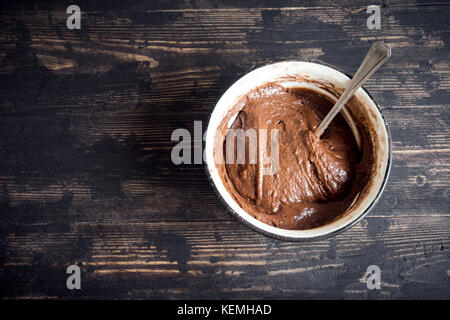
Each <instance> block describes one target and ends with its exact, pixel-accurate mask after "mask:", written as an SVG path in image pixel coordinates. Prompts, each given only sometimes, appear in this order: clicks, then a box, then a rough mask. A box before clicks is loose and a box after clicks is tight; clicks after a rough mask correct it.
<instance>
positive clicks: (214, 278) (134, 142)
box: [0, 0, 450, 299]
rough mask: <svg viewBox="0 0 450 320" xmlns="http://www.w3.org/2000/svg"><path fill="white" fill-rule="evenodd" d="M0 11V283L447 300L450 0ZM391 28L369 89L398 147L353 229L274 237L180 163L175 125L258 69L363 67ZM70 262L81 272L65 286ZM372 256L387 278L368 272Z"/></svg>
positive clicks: (99, 292) (271, 0)
mask: <svg viewBox="0 0 450 320" xmlns="http://www.w3.org/2000/svg"><path fill="white" fill-rule="evenodd" d="M72 2H73V3H72ZM69 4H77V5H79V6H80V8H81V10H82V19H81V30H68V29H67V27H66V18H67V17H68V14H66V8H67V6H68V5H69ZM369 4H382V8H381V15H382V25H381V30H368V29H367V27H366V19H367V17H368V16H369V15H368V14H367V13H366V6H367V5H369ZM0 16H1V18H0V30H1V34H0V83H1V86H0V113H1V114H0V297H3V298H57V297H60V298H61V297H62V298H107V299H109V298H125V299H126V298H171V299H172V298H187V299H192V298H214V299H221V298H251V299H260V298H275V299H281V298H338V299H340V298H342V299H354V298H373V299H398V298H415V299H421V298H446V299H449V298H450V280H449V278H450V262H449V261H450V259H449V258H450V257H449V253H450V231H449V227H450V212H449V188H448V187H449V180H450V161H449V156H450V138H449V131H450V127H449V122H450V121H449V120H450V119H449V100H450V94H449V88H450V67H449V58H450V56H449V52H450V51H449V45H450V3H449V2H446V3H445V2H440V0H437V1H433V2H428V3H427V2H419V3H415V2H411V1H384V2H383V3H380V2H379V1H373V2H371V1H362V0H357V1H343V2H342V1H339V2H338V1H330V0H319V1H313V0H309V1H304V2H298V1H275V0H264V1H258V2H257V1H248V2H247V3H245V2H244V1H237V0H228V1H215V0H196V1H181V2H172V1H161V0H159V1H117V0H113V1H103V2H101V1H100V2H99V1H95V2H94V1H71V2H70V3H69V2H67V4H66V3H65V2H64V1H52V2H49V1H35V3H33V2H30V1H27V2H24V3H21V2H20V1H10V2H4V1H2V4H1V5H0ZM378 39H381V40H384V41H386V42H387V43H389V44H390V46H391V47H392V50H393V56H392V58H391V61H390V62H389V63H388V64H387V65H386V66H384V67H383V68H382V69H381V70H380V71H378V72H377V73H376V74H375V75H374V77H373V78H372V79H370V80H369V81H368V82H367V84H366V85H365V87H366V88H367V89H368V90H369V91H370V92H371V94H372V95H373V96H374V97H375V99H376V100H377V101H378V103H379V104H380V106H381V108H382V112H383V114H384V116H385V118H386V120H387V122H388V124H389V127H390V130H391V133H392V139H393V158H394V160H393V167H392V174H391V176H390V179H389V183H388V185H387V187H386V190H385V192H384V194H383V196H382V198H381V200H380V201H379V203H378V204H377V206H376V208H375V209H374V210H373V211H372V212H371V214H370V215H369V216H368V217H367V218H366V219H364V220H363V221H362V222H361V223H359V224H357V225H356V226H354V227H353V228H352V229H350V230H348V231H346V232H344V233H342V234H340V235H338V236H336V237H334V238H331V239H328V240H323V241H316V242H311V243H288V242H282V241H277V240H273V239H271V238H267V237H264V236H262V235H260V234H258V233H255V232H253V231H251V230H249V229H247V228H246V227H245V226H243V225H242V224H241V223H240V222H238V221H236V220H235V219H234V218H233V217H232V216H231V215H229V214H228V213H227V211H226V209H225V208H224V207H223V206H222V204H221V203H220V202H219V201H218V200H217V198H216V195H215V193H214V192H213V189H212V187H211V186H210V185H209V183H208V180H207V178H206V175H205V172H204V167H203V165H181V166H176V165H174V164H172V163H171V161H170V151H171V148H172V147H173V146H174V145H175V142H172V141H170V136H171V133H172V131H173V130H174V129H177V128H187V129H189V130H190V131H191V132H193V121H194V120H201V121H203V128H205V127H206V124H207V120H208V116H209V113H210V112H211V110H212V108H213V106H214V104H215V102H216V101H217V99H218V98H219V97H220V95H221V94H222V93H223V92H224V91H225V90H226V88H227V87H228V86H230V85H231V84H232V83H233V82H234V81H236V80H237V79H238V78H239V77H241V76H242V75H244V74H245V73H247V72H248V71H250V70H252V69H254V68H255V67H257V66H261V65H264V64H267V63H271V62H275V61H280V60H287V59H299V60H305V59H309V60H311V59H316V60H320V61H324V62H326V63H329V64H332V65H335V66H337V67H339V68H340V69H342V70H344V71H346V72H347V73H354V72H355V71H356V69H357V67H358V65H359V63H360V62H361V60H362V58H363V56H364V54H365V52H366V50H367V49H368V47H369V46H370V44H371V42H373V41H374V40H378ZM71 264H78V265H79V266H81V270H82V289H81V290H73V291H70V290H68V289H67V288H66V278H67V276H68V275H67V274H66V268H67V266H68V265H71ZM372 264H376V265H379V266H380V268H381V271H382V273H381V278H382V289H381V290H368V289H367V287H366V285H365V284H364V283H363V281H362V279H363V277H364V274H365V271H366V269H367V267H368V266H369V265H372Z"/></svg>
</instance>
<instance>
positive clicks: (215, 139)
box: [204, 61, 391, 241]
mask: <svg viewBox="0 0 450 320" xmlns="http://www.w3.org/2000/svg"><path fill="white" fill-rule="evenodd" d="M349 81H350V79H349V77H348V76H346V75H345V74H343V73H342V72H340V71H338V70H336V69H333V68H331V67H328V66H325V65H321V64H317V63H311V62H298V61H285V62H279V63H274V64H270V65H266V66H263V67H260V68H258V69H256V70H253V71H252V72H250V73H248V74H246V75H245V76H243V77H242V78H241V79H239V80H238V81H236V82H235V83H234V84H233V85H232V86H231V87H230V88H229V89H228V90H227V91H226V92H225V93H224V94H223V96H222V97H221V98H220V100H219V101H218V103H217V104H216V106H215V108H214V110H213V112H212V114H211V118H210V120H209V124H208V128H207V133H206V146H205V155H204V157H205V162H206V165H207V166H206V170H207V174H208V175H209V178H210V180H211V181H212V184H213V185H214V186H215V188H216V191H217V194H218V196H219V198H221V199H222V200H223V202H224V203H225V204H226V206H227V207H228V208H229V210H230V211H231V212H232V213H233V214H234V215H235V216H236V217H237V218H238V219H239V220H241V221H242V222H244V223H245V224H246V225H247V226H249V227H251V228H253V229H255V230H257V231H259V232H261V233H263V234H265V235H269V236H272V237H275V238H278V239H283V240H288V241H303V240H312V239H318V238H324V237H328V236H331V235H335V234H337V233H338V232H341V231H344V230H346V229H348V228H350V227H351V226H352V225H354V224H355V223H357V222H358V221H359V220H361V219H362V218H363V217H364V216H365V215H366V214H367V213H368V212H369V211H370V209H371V208H372V207H373V206H374V205H375V203H376V201H377V199H378V198H379V197H380V195H381V193H382V191H383V188H384V186H385V184H386V181H387V177H388V175H389V170H390V165H391V140H390V134H389V130H388V128H387V126H386V123H385V121H384V119H383V116H382V115H381V113H380V110H379V109H378V107H377V105H376V103H375V101H374V100H373V99H372V97H371V96H370V95H369V94H368V92H367V91H365V90H364V89H363V88H360V89H358V90H357V91H356V93H355V95H354V97H353V98H352V99H351V100H350V101H349V102H348V103H347V105H346V106H345V108H344V109H343V110H342V111H341V113H342V114H343V116H344V118H345V119H346V121H347V123H348V124H349V126H350V128H351V129H352V131H353V133H354V135H355V139H356V141H357V143H358V145H359V144H360V143H361V136H360V135H361V134H362V133H361V130H360V129H357V127H358V128H362V127H363V128H366V127H367V131H363V132H364V134H365V135H366V138H367V135H368V136H369V137H368V138H369V139H370V141H371V144H372V155H373V157H374V161H373V163H374V165H373V168H372V170H371V172H370V177H369V181H368V183H367V185H366V186H365V187H364V189H363V190H362V192H361V193H360V194H359V195H358V196H357V198H356V199H355V201H354V203H353V204H352V206H350V207H349V209H347V211H346V212H344V213H343V214H342V215H340V216H339V217H338V218H336V219H335V220H333V221H331V222H329V223H328V224H325V225H322V226H319V227H316V228H313V229H307V230H287V229H282V228H277V227H273V226H270V225H268V224H265V223H263V222H261V221H259V220H257V219H255V218H254V217H252V216H251V215H250V214H248V213H247V212H245V210H244V209H242V208H241V207H240V206H239V204H238V203H237V202H236V200H235V199H234V198H233V197H232V196H231V195H230V193H229V192H228V190H227V188H226V186H225V185H224V182H223V180H222V178H221V177H220V175H219V170H218V168H217V166H216V162H215V147H216V146H217V144H220V143H223V140H220V139H221V134H220V132H219V131H220V127H221V126H223V124H224V119H226V120H225V121H226V123H227V125H228V127H227V128H229V126H230V125H231V124H232V122H233V121H234V119H235V116H236V114H237V112H238V111H239V110H238V109H236V105H237V102H238V100H239V99H240V98H241V97H243V96H245V95H246V94H247V93H248V92H250V91H252V90H253V89H255V88H257V87H259V86H262V85H264V84H266V83H271V82H272V83H273V82H275V83H277V84H279V85H282V86H284V87H300V88H302V87H304V88H305V87H306V88H310V89H313V90H315V91H318V92H320V93H323V94H326V95H327V96H329V97H330V98H331V99H333V100H334V101H336V100H337V97H339V95H340V94H341V93H342V92H343V90H344V89H345V87H346V86H347V84H348V82H349ZM354 109H356V110H358V111H357V113H358V114H356V113H355V111H354ZM355 123H357V125H355Z"/></svg>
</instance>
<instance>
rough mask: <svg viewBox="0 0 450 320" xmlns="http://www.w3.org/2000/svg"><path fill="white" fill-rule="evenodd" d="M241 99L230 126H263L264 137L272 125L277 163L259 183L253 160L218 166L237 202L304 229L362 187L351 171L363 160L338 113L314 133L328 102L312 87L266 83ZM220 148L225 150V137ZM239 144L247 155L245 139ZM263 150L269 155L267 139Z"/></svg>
mask: <svg viewBox="0 0 450 320" xmlns="http://www.w3.org/2000/svg"><path fill="white" fill-rule="evenodd" d="M241 104H243V107H242V109H241V110H240V111H239V113H238V115H237V117H236V119H235V121H234V122H233V124H232V125H231V129H235V130H236V129H243V130H244V131H246V130H248V129H255V130H256V131H257V132H259V131H258V129H267V130H268V131H267V132H268V133H267V136H268V137H270V131H271V130H272V129H278V133H279V166H278V170H277V171H276V173H275V174H273V175H264V176H263V178H262V181H261V182H262V183H261V184H260V186H258V183H259V181H260V180H259V179H261V178H260V177H261V174H259V176H258V170H259V168H258V163H257V164H251V163H249V162H250V161H249V159H246V161H245V163H244V164H238V163H236V162H237V161H234V163H232V164H226V165H225V166H223V167H222V170H225V172H224V177H225V180H227V181H226V182H227V183H228V186H227V188H228V190H229V192H230V193H231V194H232V196H233V197H234V198H235V199H236V200H237V201H238V203H239V205H240V206H242V208H243V209H244V210H246V211H247V212H249V213H250V214H252V215H253V216H254V217H255V218H257V219H259V220H260V221H262V222H264V223H267V224H270V225H272V226H276V227H279V228H284V229H310V228H314V227H317V226H321V225H324V224H326V223H328V222H330V221H331V220H333V219H335V218H336V217H338V216H339V215H341V214H342V213H343V212H344V211H345V210H346V209H347V208H348V207H349V206H350V205H351V204H352V201H353V200H354V199H355V196H356V195H357V193H358V192H359V191H360V190H361V189H362V187H363V184H364V181H365V179H364V177H356V176H357V175H360V174H361V173H364V171H365V168H358V166H368V164H367V163H365V164H362V163H360V161H361V154H360V150H359V148H358V146H357V144H356V141H355V138H354V135H353V133H352V132H351V130H350V128H349V126H348V125H347V123H346V121H345V120H344V118H343V117H342V115H340V114H339V115H338V116H337V117H336V118H335V119H334V120H333V121H332V123H331V125H330V126H329V127H328V128H327V130H326V131H325V132H324V134H323V135H322V136H321V138H320V139H318V138H317V137H316V136H315V135H314V133H313V130H314V129H315V128H316V127H317V126H318V125H319V123H320V121H321V120H322V119H323V118H324V117H325V115H326V114H327V112H328V111H329V110H330V109H331V108H332V106H333V102H332V101H331V100H330V99H329V98H328V97H326V96H325V95H322V94H320V93H317V92H315V91H313V90H309V89H286V88H283V87H281V86H279V85H276V84H269V85H267V86H264V87H261V88H258V89H255V90H253V91H252V92H250V93H249V94H247V95H246V96H245V97H244V98H243V99H242V100H241ZM258 139H259V137H258ZM223 148H224V149H223V150H224V154H226V139H225V140H224V145H223ZM245 148H246V154H248V149H249V139H248V138H247V140H246V147H245ZM267 150H268V151H267V152H268V154H269V155H270V138H269V139H268V141H267ZM234 152H237V147H236V148H235V150H234ZM258 152H259V151H258ZM235 159H236V158H235Z"/></svg>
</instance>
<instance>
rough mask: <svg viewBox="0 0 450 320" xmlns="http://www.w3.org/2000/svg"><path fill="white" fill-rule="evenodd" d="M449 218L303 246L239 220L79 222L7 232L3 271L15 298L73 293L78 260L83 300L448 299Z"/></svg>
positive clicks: (379, 222)
mask: <svg viewBox="0 0 450 320" xmlns="http://www.w3.org/2000/svg"><path fill="white" fill-rule="evenodd" d="M380 226H383V227H380ZM449 226H450V219H449V217H427V218H424V217H422V218H416V217H413V218H403V217H402V218H393V219H386V218H385V217H374V216H371V217H369V218H368V219H366V220H365V222H364V223H362V224H359V225H357V226H355V227H354V228H353V229H351V230H350V231H348V232H345V233H343V234H340V235H338V236H337V237H336V238H334V239H330V240H324V241H318V242H312V243H304V244H298V243H287V242H282V241H278V240H273V239H269V238H266V237H264V236H261V235H258V234H257V233H254V232H249V231H248V230H247V229H246V228H245V227H244V226H242V224H240V223H239V222H236V221H230V222H197V223H192V222H191V223H189V224H186V223H128V224H115V223H112V224H105V223H99V224H95V225H93V224H82V223H80V224H77V225H76V226H75V227H74V228H73V229H72V230H71V231H70V232H67V233H52V232H49V233H37V234H36V233H29V234H26V235H16V236H14V235H8V236H7V237H6V239H5V240H7V241H8V243H9V245H8V248H9V254H8V256H7V257H6V258H5V261H4V263H3V268H2V269H0V274H2V278H3V279H5V281H6V282H7V283H6V284H7V286H5V289H4V290H6V295H8V296H18V297H20V296H28V295H31V294H34V295H44V296H47V295H48V296H71V295H72V293H71V292H70V291H68V290H66V289H65V267H66V266H67V265H69V264H73V263H78V264H79V265H81V266H82V270H83V294H82V296H83V297H84V298H89V297H96V296H104V295H108V296H109V297H116V298H131V297H140V298H146V297H152V298H154V297H159V298H161V297H172V298H173V297H178V298H183V297H186V294H188V296H189V297H191V298H227V297H235V298H236V297H242V298H252V299H258V298H273V297H277V298H301V297H308V296H309V297H322V298H323V297H333V298H342V297H344V296H345V297H347V298H363V297H368V296H369V297H370V296H372V297H378V298H417V297H421V296H427V297H439V298H445V297H447V298H448V297H449V293H450V291H449V290H448V289H449V286H450V283H449V279H448V274H447V273H448V272H449V271H448V258H449V253H448V246H449V245H450V239H449V237H448V228H449ZM371 264H377V265H379V266H380V268H381V270H382V272H383V273H382V276H383V278H382V281H383V283H382V290H381V291H377V293H374V292H370V290H368V289H367V288H366V286H365V284H364V283H362V282H361V280H360V279H362V278H363V276H364V274H365V270H366V268H367V267H368V266H369V265H371ZM428 268H433V270H434V275H433V277H426V273H427V272H428V271H427V270H428ZM38 270H39V271H38ZM41 272H43V273H42V274H41ZM13 274H14V275H15V277H14V278H12V277H11V275H13ZM50 274H52V276H51V277H50V278H48V276H49V275H50ZM37 276H39V278H38V279H36V278H35V277H37ZM125 279H126V280H125ZM324 279H327V280H326V281H324ZM32 280H34V281H32ZM8 281H14V284H13V283H9V282H8ZM44 283H45V285H44ZM17 288H20V291H16V290H17ZM188 288H189V289H188Z"/></svg>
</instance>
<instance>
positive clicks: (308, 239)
mask: <svg viewBox="0 0 450 320" xmlns="http://www.w3.org/2000/svg"><path fill="white" fill-rule="evenodd" d="M289 62H295V63H299V62H300V63H303V62H306V63H311V64H317V65H321V66H325V67H328V68H331V69H334V70H335V71H338V72H340V73H341V74H343V75H345V76H346V77H348V78H349V79H352V78H353V76H351V75H349V74H348V73H346V72H344V71H342V70H341V69H340V68H337V67H335V66H333V65H331V64H328V63H324V62H322V61H320V60H317V59H312V60H306V59H305V60H293V59H290V60H281V61H277V62H273V63H268V64H264V65H260V66H255V67H254V68H253V69H252V70H250V71H248V72H246V73H245V74H244V75H242V76H241V77H239V78H238V79H237V80H235V81H234V82H233V83H232V84H231V85H229V86H228V87H227V88H226V90H225V91H223V94H222V95H221V96H220V97H219V98H218V99H217V100H216V103H215V104H214V107H213V108H212V109H211V111H210V112H209V116H208V125H207V129H208V128H209V124H210V122H211V117H212V115H213V112H214V110H215V108H216V106H217V104H218V103H219V101H220V99H221V98H222V96H223V95H224V94H225V93H226V92H227V91H228V90H229V89H230V88H231V87H232V86H233V85H234V84H235V83H236V82H237V81H239V80H240V79H242V78H243V77H245V76H246V75H248V74H249V73H251V72H253V71H255V70H257V69H260V68H264V67H268V66H271V65H274V64H278V63H289ZM361 89H362V90H363V91H364V92H365V94H367V96H368V97H369V98H370V100H371V101H372V102H373V103H374V105H375V107H376V109H377V110H378V112H379V114H380V116H381V119H382V120H383V122H382V123H383V126H384V129H385V130H386V135H387V144H388V148H387V164H386V170H385V173H384V176H383V180H382V182H381V185H380V188H379V190H378V192H377V194H376V195H375V197H374V199H373V201H372V202H371V203H370V205H369V206H368V207H367V208H366V209H365V210H364V211H363V212H362V213H361V214H360V215H359V216H358V217H357V218H355V219H354V220H352V221H350V222H349V223H347V224H345V225H343V226H342V227H340V228H338V229H336V230H334V231H332V232H329V233H326V234H322V235H317V236H311V237H290V236H283V235H280V234H277V233H273V232H270V231H267V230H264V229H261V228H259V227H258V226H256V225H255V224H253V223H251V222H250V221H248V220H246V219H244V218H243V217H242V216H241V215H240V214H238V213H237V212H235V210H234V209H233V208H231V206H230V205H229V204H228V202H227V201H226V200H225V199H224V198H223V196H222V194H221V193H220V191H219V189H218V187H217V185H216V183H215V182H214V180H213V178H212V176H211V174H210V170H209V168H210V164H209V163H208V161H206V158H205V161H204V164H205V165H204V168H205V171H206V175H207V177H208V180H209V183H210V184H211V185H212V187H213V190H214V192H215V193H216V195H217V197H218V199H219V201H220V202H221V203H222V204H223V205H224V206H225V208H226V209H227V211H228V213H229V214H230V215H232V216H233V217H235V218H237V220H238V221H240V222H241V223H243V224H244V225H245V226H246V227H247V228H249V229H250V230H253V231H256V232H258V233H260V234H263V235H265V236H268V237H271V238H274V239H278V240H283V241H286V242H311V241H316V240H322V239H327V238H330V237H334V236H336V235H337V234H340V233H342V232H344V231H346V230H348V229H350V228H351V227H353V226H354V225H355V224H357V223H358V222H360V221H361V220H362V219H363V218H365V217H366V216H367V215H368V214H369V213H370V211H372V209H373V208H374V207H375V205H376V204H377V203H378V201H379V200H380V198H381V195H382V193H383V191H384V189H385V187H386V185H387V181H388V178H389V175H390V172H391V167H392V138H391V132H390V130H389V127H388V125H387V122H386V119H385V118H384V115H383V113H382V111H381V108H380V105H379V104H378V102H377V101H376V100H375V99H374V97H373V96H372V95H371V94H370V93H369V91H368V90H367V89H366V88H365V87H364V86H361ZM212 165H215V164H214V163H213V164H212ZM274 228H277V229H280V230H287V229H283V228H278V227H274Z"/></svg>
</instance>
